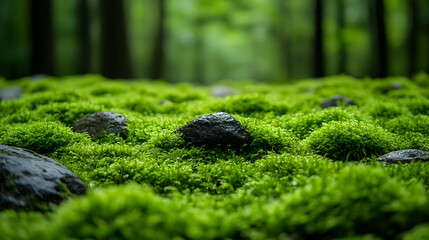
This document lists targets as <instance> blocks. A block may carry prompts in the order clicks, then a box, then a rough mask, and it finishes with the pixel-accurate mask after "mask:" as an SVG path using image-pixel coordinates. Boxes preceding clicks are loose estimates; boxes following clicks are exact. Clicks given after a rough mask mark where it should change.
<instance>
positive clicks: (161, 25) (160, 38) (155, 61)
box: [149, 0, 166, 79]
mask: <svg viewBox="0 0 429 240" xmlns="http://www.w3.org/2000/svg"><path fill="white" fill-rule="evenodd" d="M156 2H157V3H158V6H157V8H158V9H157V10H158V24H157V27H156V32H155V37H154V39H153V43H154V48H153V53H152V66H151V69H150V73H149V78H150V79H162V78H163V73H164V65H165V53H164V44H165V38H166V32H165V18H166V5H165V0H157V1H156Z"/></svg>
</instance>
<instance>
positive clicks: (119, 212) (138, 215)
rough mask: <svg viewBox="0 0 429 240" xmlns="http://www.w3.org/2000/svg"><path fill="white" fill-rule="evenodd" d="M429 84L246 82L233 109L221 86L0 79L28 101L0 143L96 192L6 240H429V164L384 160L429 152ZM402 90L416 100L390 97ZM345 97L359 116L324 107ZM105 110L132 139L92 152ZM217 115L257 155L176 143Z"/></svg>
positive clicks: (1, 127) (7, 123)
mask: <svg viewBox="0 0 429 240" xmlns="http://www.w3.org/2000/svg"><path fill="white" fill-rule="evenodd" d="M426 79H427V75H426V74H419V75H418V76H416V77H415V78H414V79H413V80H408V79H405V78H389V79H380V80H374V79H363V80H357V79H353V78H350V77H347V76H336V77H327V78H325V79H318V80H313V79H308V80H305V81H300V82H296V83H290V84H278V85H269V84H261V83H258V84H256V83H252V82H249V83H246V82H242V83H232V84H231V87H232V88H234V89H235V90H236V95H233V96H230V97H227V98H224V99H217V98H214V97H213V96H211V95H210V93H211V89H212V88H211V86H207V87H195V86H192V85H189V84H177V85H169V84H166V83H162V82H147V81H132V82H130V81H113V80H106V79H104V78H102V77H100V76H96V75H87V76H72V77H67V78H62V79H54V78H50V79H43V80H39V81H37V82H34V81H29V80H28V79H21V80H19V81H16V82H13V81H12V82H6V81H1V84H2V85H5V84H6V85H20V86H22V87H23V88H24V89H25V90H26V93H25V94H24V96H23V97H22V98H21V99H18V100H13V101H6V102H0V144H7V145H13V146H18V147H24V148H29V149H32V150H34V151H36V152H38V153H41V154H47V155H48V156H49V157H51V158H53V159H55V160H57V161H58V162H60V163H61V164H63V165H65V166H66V167H67V168H68V169H70V170H71V171H73V172H74V173H75V174H76V175H77V176H78V177H79V178H80V179H82V181H83V182H84V183H85V184H86V185H87V186H88V188H89V192H90V193H89V195H87V196H80V197H77V198H72V199H70V200H68V201H67V202H65V203H64V204H62V205H61V206H59V207H58V208H54V210H53V211H52V212H49V213H45V214H40V213H31V212H30V213H18V212H15V211H4V212H2V213H0V236H2V237H3V238H5V239H97V238H98V239H136V238H145V239H172V238H174V239H279V238H281V239H333V238H335V239H401V238H405V239H426V238H427V237H426V235H427V231H428V230H427V229H428V228H429V227H428V226H427V223H428V222H429V215H428V214H427V213H428V212H429V200H428V197H429V195H428V186H429V172H428V171H429V170H428V169H429V168H428V167H427V164H428V163H425V162H416V163H408V164H406V165H405V164H391V165H388V166H385V164H383V163H378V162H376V161H375V159H376V157H378V156H380V155H382V154H384V153H387V152H389V151H393V150H399V149H406V148H417V149H422V150H426V151H429V136H428V134H429V132H428V130H427V129H429V118H428V117H427V116H428V109H429V108H428V106H429V104H428V100H427V97H428V96H429V95H428V92H427V90H425V89H424V88H422V87H424V86H425V81H426ZM393 83H401V85H402V86H403V87H404V88H403V89H400V90H392V89H390V88H391V86H392V84H393ZM337 94H342V95H344V96H346V97H349V98H351V99H353V101H355V102H356V103H357V106H351V107H344V106H339V107H335V108H329V109H321V107H320V104H321V103H322V102H323V100H324V99H326V98H328V97H331V96H333V95H337ZM97 111H112V112H117V113H121V114H123V115H124V116H125V117H126V118H127V119H128V120H129V122H130V123H129V124H128V126H127V131H128V135H127V138H126V139H122V138H121V137H119V136H116V135H107V136H104V137H102V138H100V139H97V140H96V141H91V140H90V137H89V136H88V135H87V134H85V133H83V134H78V133H74V132H73V131H72V130H71V126H72V124H73V123H74V121H76V120H77V119H79V118H82V117H84V116H85V115H88V114H91V113H94V112H97ZM217 111H226V112H229V113H230V114H232V115H233V116H234V117H235V118H237V119H238V120H239V121H240V122H241V123H242V125H243V127H244V128H245V129H246V130H247V131H248V132H249V133H250V135H251V137H252V139H253V140H252V142H251V143H250V144H249V146H245V147H243V148H241V149H228V148H226V149H225V148H213V149H210V150H207V149H204V148H196V147H192V146H190V145H188V144H186V143H185V142H184V141H183V139H182V138H181V137H180V135H178V134H176V133H175V130H177V129H178V128H180V127H181V126H183V125H185V124H186V123H187V122H189V121H192V120H193V119H195V118H196V117H198V116H201V115H204V114H209V113H213V112H217ZM332 160H336V161H332ZM348 160H350V161H348ZM352 160H354V161H352ZM76 229H79V231H76Z"/></svg>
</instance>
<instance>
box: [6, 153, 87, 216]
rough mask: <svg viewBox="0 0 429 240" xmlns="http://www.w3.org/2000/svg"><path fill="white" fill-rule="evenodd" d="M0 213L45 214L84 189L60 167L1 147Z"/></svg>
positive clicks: (75, 178) (34, 156)
mask: <svg viewBox="0 0 429 240" xmlns="http://www.w3.org/2000/svg"><path fill="white" fill-rule="evenodd" d="M0 183H1V184H0V211H2V210H5V209H22V210H36V211H43V210H48V209H49V205H50V204H59V203H60V202H61V201H63V200H64V199H66V198H67V197H69V196H72V195H80V194H84V193H86V187H85V185H84V184H83V183H82V181H81V180H79V178H78V177H76V175H74V174H73V173H72V172H71V171H70V170H68V169H67V168H66V167H64V166H63V165H61V164H60V163H58V162H56V161H54V160H52V159H50V158H47V157H45V156H42V155H39V154H37V153H35V152H33V151H30V150H27V149H23V148H18V147H10V146H6V145H0Z"/></svg>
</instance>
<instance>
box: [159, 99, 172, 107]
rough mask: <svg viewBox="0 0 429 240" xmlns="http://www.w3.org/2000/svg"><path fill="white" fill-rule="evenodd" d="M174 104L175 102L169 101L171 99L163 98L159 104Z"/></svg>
mask: <svg viewBox="0 0 429 240" xmlns="http://www.w3.org/2000/svg"><path fill="white" fill-rule="evenodd" d="M171 104H173V102H171V101H169V100H161V101H159V102H158V105H159V106H164V105H171Z"/></svg>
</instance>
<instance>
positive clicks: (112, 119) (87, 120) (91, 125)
mask: <svg viewBox="0 0 429 240" xmlns="http://www.w3.org/2000/svg"><path fill="white" fill-rule="evenodd" d="M128 123H129V122H128V120H127V119H126V118H125V117H124V116H123V115H122V114H119V113H113V112H96V113H93V114H91V115H88V116H86V117H84V118H82V119H79V120H77V121H76V122H75V123H74V124H73V131H75V132H78V133H83V132H87V133H89V135H91V137H92V138H93V139H97V138H100V137H102V136H104V134H105V133H107V134H118V133H119V135H120V136H121V137H122V138H125V137H126V129H125V127H126V126H127V124H128Z"/></svg>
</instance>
